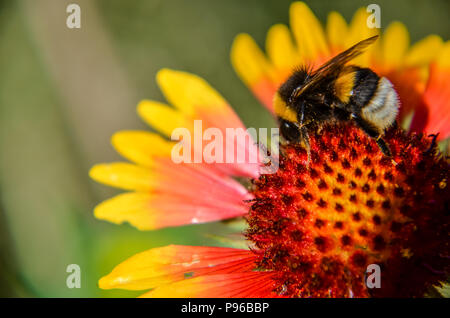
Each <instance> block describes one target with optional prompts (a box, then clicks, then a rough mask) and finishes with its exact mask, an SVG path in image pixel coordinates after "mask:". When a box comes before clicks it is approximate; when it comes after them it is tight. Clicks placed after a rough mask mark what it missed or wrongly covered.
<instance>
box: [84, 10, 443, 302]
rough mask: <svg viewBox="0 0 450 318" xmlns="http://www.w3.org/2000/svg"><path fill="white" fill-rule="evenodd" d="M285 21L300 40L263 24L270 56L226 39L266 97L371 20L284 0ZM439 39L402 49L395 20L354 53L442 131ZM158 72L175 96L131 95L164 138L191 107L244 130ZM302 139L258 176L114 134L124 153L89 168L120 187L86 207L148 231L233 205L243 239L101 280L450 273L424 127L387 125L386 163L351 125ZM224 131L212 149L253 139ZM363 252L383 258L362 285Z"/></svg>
mask: <svg viewBox="0 0 450 318" xmlns="http://www.w3.org/2000/svg"><path fill="white" fill-rule="evenodd" d="M291 26H292V30H293V34H294V38H295V40H296V43H297V46H298V48H299V49H298V50H297V48H296V47H295V46H294V44H293V42H292V40H291V36H290V32H289V29H288V28H287V27H285V26H281V25H276V26H274V27H272V28H271V30H270V31H269V34H268V39H267V52H268V55H269V59H267V58H266V57H265V56H264V54H263V53H262V52H261V51H260V50H259V49H258V48H257V46H256V45H255V43H254V42H253V40H252V39H251V38H250V37H249V36H248V35H239V36H238V37H237V38H236V41H235V43H234V45H233V48H232V54H231V55H232V62H233V65H234V66H235V68H236V70H237V72H238V74H240V76H241V77H242V79H243V80H244V82H245V83H246V84H247V85H248V86H249V87H250V89H251V90H252V91H253V92H254V94H255V95H256V96H257V97H258V98H259V99H260V100H261V101H262V102H263V104H264V105H265V106H266V107H267V108H269V109H271V99H272V97H273V94H274V92H275V90H276V88H277V85H279V83H281V82H282V81H283V79H285V78H286V76H287V75H288V74H289V71H290V69H291V68H292V67H293V66H295V65H296V64H299V63H309V64H312V65H319V64H320V63H322V62H323V61H325V60H326V59H328V58H329V57H331V56H332V55H333V54H336V53H337V52H339V51H340V50H342V49H343V48H346V47H347V46H349V45H351V44H354V42H357V41H359V40H361V39H364V38H367V37H368V36H370V34H372V32H375V31H373V30H371V29H367V28H366V27H365V26H366V14H365V13H364V12H363V11H362V10H359V11H358V12H357V13H356V15H355V18H354V19H353V21H352V23H351V24H350V26H349V27H347V25H346V23H345V21H344V20H343V18H342V17H341V16H340V15H339V14H338V13H331V14H330V16H329V21H328V24H327V29H326V33H325V32H324V31H323V30H322V27H321V25H320V23H319V22H318V21H317V19H316V18H315V17H314V15H313V14H312V13H311V11H310V10H309V8H308V7H307V6H306V5H305V4H304V3H302V2H296V3H294V4H292V6H291ZM325 34H326V35H325ZM392 43H396V45H392ZM430 46H431V47H433V50H429V49H428V47H430ZM391 47H392V48H393V49H394V51H392V50H390V48H391ZM448 47H449V46H448V44H445V45H444V44H442V41H441V40H440V39H439V38H438V37H436V36H430V37H428V38H426V39H425V40H422V41H421V42H419V43H417V44H415V45H414V46H413V47H412V48H411V49H408V41H407V32H406V30H405V28H404V27H403V26H402V25H401V24H399V23H395V24H393V25H392V26H390V27H389V28H388V29H387V30H386V32H385V34H384V36H383V37H382V40H381V44H379V45H378V46H377V47H375V48H373V49H372V50H370V51H369V52H368V53H367V54H364V55H362V56H361V58H360V59H359V60H358V61H357V63H360V64H361V65H369V66H370V67H371V68H374V69H375V70H376V71H377V72H379V74H380V75H383V76H387V77H388V78H389V79H392V81H393V82H394V85H395V86H396V88H397V90H398V91H399V95H400V99H401V102H402V107H403V113H402V116H405V114H406V113H407V111H410V110H412V109H416V113H417V112H418V111H419V110H426V111H427V114H428V117H427V118H426V120H422V121H420V120H418V119H417V118H414V119H413V124H414V125H413V127H419V128H420V125H422V126H421V128H420V129H426V131H433V129H440V131H441V132H442V134H441V136H447V135H446V134H447V132H448V127H447V126H445V123H444V122H443V121H440V120H439V119H440V117H436V116H437V115H436V114H441V113H443V114H446V112H445V110H446V109H448V107H449V106H448V98H445V97H446V96H448V92H449V88H448V84H447V83H448V82H447V79H448V71H447V67H448V64H446V63H447V61H448V59H446V56H448V51H449V50H448ZM430 63H431V71H430V73H429V75H428V74H427V73H428V72H427V68H428V64H430ZM442 79H445V82H443V81H442ZM157 82H158V84H159V86H160V88H161V90H162V92H163V94H164V96H165V97H166V99H167V100H168V101H169V103H170V104H172V105H173V106H174V107H175V108H172V107H170V106H169V105H165V104H162V103H159V102H154V101H143V102H141V103H140V104H139V106H138V112H139V115H140V116H141V117H142V118H143V119H144V120H145V121H146V122H148V123H149V124H150V125H151V126H153V127H154V128H155V129H156V130H158V131H159V132H160V133H161V134H162V135H163V136H165V137H169V136H170V135H171V133H172V131H173V130H174V129H175V128H178V127H186V128H188V129H189V130H190V131H191V132H193V130H194V128H195V127H194V124H193V122H194V120H196V119H201V120H202V122H203V123H204V125H205V126H206V127H216V128H218V129H219V130H220V131H222V132H225V131H226V129H227V128H239V129H244V126H243V124H242V123H241V121H240V120H239V118H238V117H237V116H236V114H235V113H234V112H233V111H232V109H231V107H230V106H229V105H228V103H227V102H226V101H225V100H224V99H223V97H221V96H220V94H219V93H218V92H216V91H215V90H214V89H213V88H212V87H210V86H209V85H208V84H207V83H206V82H205V81H204V80H202V79H201V78H199V77H197V76H194V75H191V74H188V73H184V72H178V71H172V70H168V69H164V70H162V71H160V72H159V73H158V75H157ZM443 83H444V84H443ZM408 91H409V92H410V94H406V92H408ZM224 135H225V133H224ZM310 139H311V140H310V142H311V161H310V162H309V163H308V159H307V153H306V151H305V149H303V148H302V146H300V145H292V144H291V145H282V146H281V154H282V155H281V157H280V161H279V169H278V171H277V172H276V173H274V174H268V175H265V174H260V173H259V170H258V167H259V166H258V164H238V163H226V164H207V163H204V162H199V163H195V164H187V163H181V164H175V163H174V162H172V160H171V153H172V151H173V149H174V148H173V147H174V144H175V143H174V142H172V141H167V140H166V139H164V138H162V137H160V136H159V135H158V134H154V133H149V132H142V131H126V132H119V133H117V134H116V135H114V136H113V138H112V142H113V145H114V147H115V148H116V149H117V150H118V152H119V153H120V154H122V155H123V156H124V157H125V158H127V159H129V160H130V161H132V162H134V163H112V164H100V165H96V166H94V167H93V168H92V169H91V172H90V175H91V177H92V178H94V179H95V180H97V181H99V182H102V183H105V184H108V185H111V186H115V187H120V188H122V189H125V190H131V192H128V193H125V194H121V195H119V196H117V197H114V198H112V199H110V200H107V201H105V202H103V203H101V204H100V205H99V206H97V207H96V209H95V211H94V213H95V216H96V217H97V218H100V219H105V220H108V221H111V222H113V223H117V224H120V223H123V222H129V223H130V224H132V225H133V226H135V227H137V228H138V229H141V230H151V229H156V228H161V227H166V226H178V225H183V224H192V223H201V222H211V221H219V220H223V219H229V218H235V217H244V218H245V220H246V222H247V225H248V226H247V230H246V231H245V233H244V234H245V238H246V239H247V243H248V245H249V249H237V248H229V247H202V246H198V247H193V246H179V245H169V246H165V247H159V248H154V249H150V250H148V251H144V252H142V253H139V254H137V255H135V256H133V257H131V258H129V259H128V260H125V261H124V262H123V263H121V264H119V265H118V266H116V267H115V268H114V269H113V270H112V272H111V273H110V274H108V275H106V276H104V277H103V278H101V280H100V282H99V285H100V287H101V288H106V289H109V288H123V289H131V290H150V291H148V292H147V293H145V294H144V295H143V296H144V297H370V296H373V297H383V296H391V297H392V296H393V297H405V296H419V297H420V296H423V295H424V293H425V292H426V291H427V290H428V289H429V288H431V287H433V286H438V285H439V284H440V283H441V282H442V281H444V280H445V279H446V278H447V277H448V274H449V272H450V261H449V259H450V258H449V255H450V247H449V244H448V233H449V230H450V229H449V224H450V219H449V218H450V216H449V214H448V205H449V198H450V193H449V191H450V188H449V187H448V185H447V184H448V180H449V177H450V170H449V165H448V163H447V162H446V161H445V159H444V158H443V157H442V155H440V154H439V153H438V151H437V146H436V143H435V139H434V138H428V137H426V136H425V135H424V134H421V133H409V134H406V133H405V132H403V131H402V129H401V128H397V127H394V128H391V129H389V131H387V132H386V136H385V139H386V141H387V142H388V143H389V145H390V147H391V150H392V153H393V159H394V162H393V161H392V160H390V159H387V158H386V157H384V156H383V155H382V153H381V152H380V150H379V149H378V147H377V145H376V143H375V141H374V140H373V139H371V138H369V137H368V136H366V135H365V134H364V133H363V132H362V131H361V130H360V129H358V128H356V127H355V126H353V125H352V124H349V123H342V124H333V125H329V124H327V125H324V126H323V127H322V128H321V131H320V133H319V132H311V136H310ZM231 141H232V142H231V147H230V146H228V147H227V146H225V147H224V149H223V151H224V152H225V153H227V154H230V153H232V156H235V153H234V149H241V150H244V151H246V152H257V151H258V149H257V147H256V146H255V145H254V143H253V142H251V137H249V136H248V139H247V141H248V142H240V141H238V140H237V139H236V138H231ZM193 142H195V141H193ZM197 151H198V150H195V149H194V150H193V153H192V154H191V155H193V156H194V157H195V154H196V152H197ZM236 152H237V151H236ZM234 162H236V161H234ZM235 177H240V178H245V179H247V180H250V182H251V186H249V187H248V188H247V187H245V186H244V185H243V184H242V183H240V182H238V181H237V179H236V178H235ZM369 264H377V265H378V266H380V268H381V280H382V287H381V288H380V289H370V288H368V287H367V285H366V277H365V274H366V268H367V266H368V265H369Z"/></svg>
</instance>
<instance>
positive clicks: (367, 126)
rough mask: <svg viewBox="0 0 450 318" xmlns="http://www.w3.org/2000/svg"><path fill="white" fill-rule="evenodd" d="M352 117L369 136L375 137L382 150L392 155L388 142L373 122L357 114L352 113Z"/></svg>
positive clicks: (386, 154)
mask: <svg viewBox="0 0 450 318" xmlns="http://www.w3.org/2000/svg"><path fill="white" fill-rule="evenodd" d="M352 119H353V120H354V121H355V123H356V124H357V125H358V126H359V128H361V129H362V130H363V131H364V132H365V133H366V134H367V135H368V136H369V137H371V138H373V139H375V141H376V142H377V145H378V147H379V148H380V150H381V152H382V153H383V154H384V155H385V156H386V157H392V153H391V150H390V149H389V146H388V144H387V143H386V141H384V139H383V138H382V137H383V135H382V134H380V133H379V132H378V131H377V129H376V128H375V127H373V125H372V124H371V123H369V122H368V121H367V120H365V119H364V118H362V117H361V116H359V115H357V114H352ZM394 163H395V162H394Z"/></svg>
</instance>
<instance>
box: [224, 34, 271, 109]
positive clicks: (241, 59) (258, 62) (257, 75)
mask: <svg viewBox="0 0 450 318" xmlns="http://www.w3.org/2000/svg"><path fill="white" fill-rule="evenodd" d="M231 63H232V64H233V67H234V69H235V71H236V72H237V74H238V75H239V77H240V78H241V79H242V81H243V82H244V83H245V84H246V85H247V86H248V87H249V88H250V90H251V91H252V93H253V94H254V95H255V96H256V97H257V98H258V99H259V100H260V101H261V103H262V104H263V105H264V106H265V107H266V108H267V109H269V110H271V111H273V108H272V99H273V95H274V94H275V92H276V90H277V88H278V84H277V82H276V76H275V74H274V70H273V66H272V65H271V64H270V62H269V61H268V60H267V58H266V57H265V55H264V53H263V52H262V51H261V49H260V48H259V47H258V45H257V44H256V43H255V41H254V40H253V39H252V38H251V37H250V36H249V35H248V34H239V35H238V36H236V38H235V39H234V42H233V45H232V47H231Z"/></svg>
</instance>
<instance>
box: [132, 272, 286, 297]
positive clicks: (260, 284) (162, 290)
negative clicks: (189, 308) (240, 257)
mask: <svg viewBox="0 0 450 318" xmlns="http://www.w3.org/2000/svg"><path fill="white" fill-rule="evenodd" d="M272 277H273V274H272V273H270V272H249V273H232V274H223V275H207V276H200V277H196V278H192V279H186V280H183V281H179V282H176V283H172V284H169V285H163V286H161V287H158V288H156V289H154V290H152V291H150V292H148V293H146V294H144V295H142V296H141V297H151V298H269V297H279V296H278V295H277V294H276V293H275V292H273V290H274V289H275V284H274V281H273V280H272Z"/></svg>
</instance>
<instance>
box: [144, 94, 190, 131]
mask: <svg viewBox="0 0 450 318" xmlns="http://www.w3.org/2000/svg"><path fill="white" fill-rule="evenodd" d="M138 113H139V116H140V117H141V118H142V119H143V120H144V121H145V122H146V123H148V124H149V125H150V126H152V127H153V128H155V129H156V130H158V131H159V132H160V133H162V134H163V135H165V136H167V137H170V136H171V135H172V132H173V130H174V129H176V128H180V127H184V128H188V129H190V130H191V129H192V120H189V119H188V117H187V116H186V115H185V114H183V113H182V112H181V111H179V110H176V109H173V108H172V107H170V106H169V105H166V104H163V103H159V102H155V101H150V100H143V101H141V102H140V103H139V105H138Z"/></svg>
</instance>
